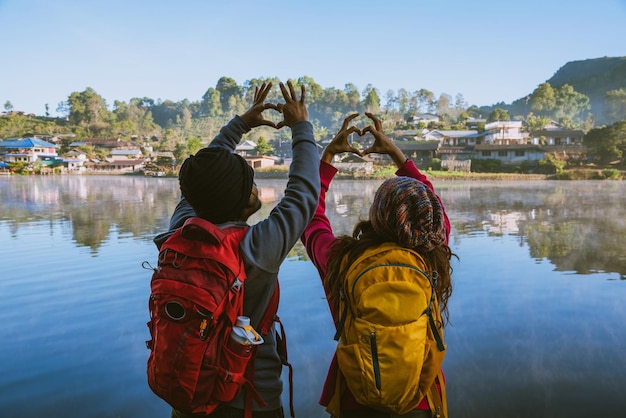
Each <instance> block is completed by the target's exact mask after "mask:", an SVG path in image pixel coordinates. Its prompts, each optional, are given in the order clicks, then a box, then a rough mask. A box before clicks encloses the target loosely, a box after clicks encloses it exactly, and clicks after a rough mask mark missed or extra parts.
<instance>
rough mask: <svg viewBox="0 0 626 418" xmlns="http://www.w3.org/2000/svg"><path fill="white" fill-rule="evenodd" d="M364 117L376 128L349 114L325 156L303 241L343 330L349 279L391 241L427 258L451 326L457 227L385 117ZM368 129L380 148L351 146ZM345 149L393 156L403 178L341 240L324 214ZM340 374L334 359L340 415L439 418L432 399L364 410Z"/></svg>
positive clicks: (332, 387) (329, 401)
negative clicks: (388, 130)
mask: <svg viewBox="0 0 626 418" xmlns="http://www.w3.org/2000/svg"><path fill="white" fill-rule="evenodd" d="M365 114H366V116H367V117H368V118H370V119H371V120H372V121H373V123H374V125H373V126H368V127H366V128H365V129H363V131H360V130H359V129H358V128H356V127H354V126H349V122H350V121H352V120H353V119H354V118H356V117H357V116H358V113H357V114H352V115H350V116H348V117H347V118H346V119H345V120H344V122H343V125H342V128H341V130H340V131H339V132H338V133H337V135H336V136H335V138H334V139H333V140H332V141H331V143H330V144H329V145H328V146H327V147H326V149H325V150H324V152H323V154H322V158H321V162H320V180H321V192H320V197H319V203H318V207H317V210H316V213H315V215H314V217H313V220H312V221H311V222H310V223H309V225H308V226H307V228H306V230H305V232H304V234H303V236H302V242H303V243H304V245H305V247H306V249H307V253H308V255H309V257H310V258H311V260H312V262H313V264H314V265H315V266H316V268H317V269H318V272H319V274H320V277H321V278H322V283H323V287H324V290H325V293H326V296H327V299H328V304H329V307H330V311H331V315H332V317H333V321H334V322H335V324H336V325H337V327H338V328H341V327H342V326H343V324H342V323H341V322H342V320H341V318H340V317H341V315H342V313H341V312H340V300H341V298H342V297H343V296H344V294H343V293H342V285H341V283H342V278H343V277H344V276H345V275H346V272H347V271H348V270H349V268H350V267H351V266H352V265H353V263H355V261H356V260H357V259H359V257H361V256H362V254H363V253H364V252H365V251H367V250H368V249H371V248H373V247H377V246H382V245H385V243H394V244H397V245H398V246H400V247H404V248H408V249H411V250H413V251H415V252H417V253H418V254H419V256H421V258H422V259H423V261H424V265H425V266H426V269H427V270H428V271H430V272H434V276H435V277H436V281H434V285H433V286H432V287H433V288H434V293H435V295H436V300H437V302H438V308H439V309H440V312H441V317H442V318H443V322H444V323H445V322H447V320H448V309H447V302H448V298H449V297H450V295H451V292H452V285H451V273H452V268H451V265H450V259H451V257H452V256H453V254H452V252H451V250H450V247H449V246H448V237H449V234H450V222H449V220H448V217H447V215H446V212H445V209H444V207H443V204H442V202H441V200H440V198H439V197H438V196H437V195H436V194H435V191H434V188H433V185H432V183H431V182H430V181H429V180H428V179H427V177H426V176H425V175H424V174H422V173H421V172H420V171H419V170H418V169H417V167H416V166H415V164H414V163H413V161H411V160H409V159H408V158H406V157H405V156H404V154H403V153H402V151H401V150H400V149H399V148H398V147H397V146H396V145H395V144H393V142H392V141H391V140H390V139H389V138H388V137H387V136H386V135H385V134H384V133H383V132H382V124H381V122H380V120H379V119H377V118H376V117H375V116H374V115H373V114H371V113H368V112H366V113H365ZM367 132H369V133H371V134H372V135H373V136H374V143H373V145H372V146H371V147H369V148H367V149H365V150H364V151H363V152H360V151H359V150H357V149H356V148H354V147H353V146H352V145H351V144H350V143H349V142H348V137H349V135H350V134H352V133H357V134H359V135H363V134H365V133H367ZM343 152H352V153H355V154H358V155H366V154H371V153H377V154H386V155H389V156H390V157H391V159H392V160H393V162H394V163H395V165H396V166H397V167H398V170H397V171H396V177H394V178H391V179H388V180H386V181H385V182H383V183H382V184H381V185H380V186H379V188H378V189H377V191H376V194H375V196H374V200H373V202H372V205H371V207H370V210H369V219H368V220H362V221H360V222H358V223H357V225H356V226H355V228H354V231H353V234H352V235H351V236H341V237H336V236H335V235H334V234H333V230H332V227H331V225H330V221H329V220H328V218H327V217H326V214H325V210H326V201H325V199H326V193H327V191H328V189H329V187H330V183H331V180H332V179H333V177H334V175H335V174H336V173H337V169H336V168H335V167H333V166H332V160H333V158H334V156H335V155H336V154H339V153H343ZM441 326H443V324H441ZM340 345H341V342H340ZM438 369H439V368H438ZM399 372H401V371H399ZM339 374H341V371H340V369H339V365H338V362H337V355H335V357H334V358H333V361H332V363H331V366H330V370H329V372H328V375H327V378H326V382H325V384H324V388H323V391H322V396H321V398H320V404H322V405H324V406H326V407H327V411H328V412H329V413H330V414H331V416H333V417H336V416H341V417H342V418H345V417H348V418H350V417H371V418H379V417H381V418H382V417H391V416H406V417H430V416H432V415H431V411H434V408H432V405H429V402H428V399H427V398H426V397H424V398H423V399H422V400H421V401H419V405H417V407H416V408H415V409H413V410H412V411H410V412H408V413H403V414H402V415H395V414H390V413H388V412H381V411H379V410H377V409H373V408H370V407H367V406H365V405H362V404H360V403H359V402H358V401H357V400H356V399H355V396H353V394H352V393H350V390H343V389H341V390H337V389H338V387H339V385H340V380H338V378H337V377H338V375H339ZM439 376H442V375H441V374H439ZM435 383H436V385H437V386H436V388H437V390H438V391H439V393H440V394H441V391H442V390H444V389H443V384H442V383H443V382H440V381H438V380H437V381H436V382H435ZM337 397H340V401H339V402H337V401H336V398H337ZM444 399H445V397H444ZM444 402H445V401H444ZM337 405H340V406H337ZM445 410H446V408H445V407H444V411H445ZM443 415H445V414H443Z"/></svg>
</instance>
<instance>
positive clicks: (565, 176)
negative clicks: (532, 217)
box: [255, 166, 626, 181]
mask: <svg viewBox="0 0 626 418" xmlns="http://www.w3.org/2000/svg"><path fill="white" fill-rule="evenodd" d="M288 171H289V168H288V167H287V166H275V167H271V168H260V169H256V170H255V177H257V178H259V179H272V178H287V174H288ZM395 172H396V168H395V167H389V166H387V167H378V168H376V169H375V170H374V171H373V172H372V173H371V174H363V173H346V172H341V171H340V172H338V173H337V175H336V178H337V179H350V180H380V179H387V178H389V177H392V176H393V175H394V174H395ZM422 172H423V173H424V174H426V175H427V176H428V178H429V179H431V180H437V181H445V180H454V181H456V180H472V181H492V180H504V181H507V180H508V181H515V180H524V181H533V180H624V179H626V171H624V170H617V169H615V168H606V169H598V168H571V169H565V170H562V171H561V172H559V173H555V174H525V173H472V172H470V173H467V172H458V171H441V170H422Z"/></svg>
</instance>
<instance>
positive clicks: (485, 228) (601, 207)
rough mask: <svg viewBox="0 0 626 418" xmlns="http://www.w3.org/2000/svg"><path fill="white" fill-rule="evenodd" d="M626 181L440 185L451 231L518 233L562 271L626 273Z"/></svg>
mask: <svg viewBox="0 0 626 418" xmlns="http://www.w3.org/2000/svg"><path fill="white" fill-rule="evenodd" d="M625 191H626V186H625V185H624V184H622V183H616V182H540V183H530V184H524V183H512V184H509V183H504V182H503V183H496V184H493V183H487V184H467V185H466V186H465V187H462V188H461V189H459V188H458V186H455V187H453V188H452V189H451V190H448V188H447V187H446V185H445V184H444V185H442V187H440V194H441V196H442V198H443V200H444V202H445V203H446V208H447V210H448V215H449V216H450V218H451V221H452V224H453V227H454V229H453V236H454V237H455V239H461V238H462V237H463V236H464V235H471V234H476V233H483V234H484V233H487V234H491V235H504V234H508V235H519V236H520V242H521V243H527V244H528V247H529V252H530V256H531V257H534V258H546V259H548V260H550V261H551V262H552V263H553V264H554V265H555V266H556V268H557V270H561V271H574V272H576V273H579V274H589V273H593V272H597V271H605V272H618V273H620V274H621V275H622V277H624V275H626V256H625V255H624V254H625V252H624V251H623V248H624V247H625V246H626V226H625V223H624V220H625V219H626V209H625V208H624V206H623V201H624V198H623V196H624V192H625Z"/></svg>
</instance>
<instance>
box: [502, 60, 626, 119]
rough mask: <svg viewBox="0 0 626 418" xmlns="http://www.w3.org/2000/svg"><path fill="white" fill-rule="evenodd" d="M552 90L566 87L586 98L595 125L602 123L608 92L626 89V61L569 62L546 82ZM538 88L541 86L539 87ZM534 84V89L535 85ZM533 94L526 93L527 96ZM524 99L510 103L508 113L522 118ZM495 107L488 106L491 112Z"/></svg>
mask: <svg viewBox="0 0 626 418" xmlns="http://www.w3.org/2000/svg"><path fill="white" fill-rule="evenodd" d="M546 82H547V83H549V84H550V85H551V86H552V87H554V88H558V87H561V86H563V85H564V84H569V85H570V86H572V87H573V88H574V90H576V91H577V92H579V93H582V94H584V95H586V96H587V97H589V101H590V104H591V113H593V115H594V117H595V119H596V121H597V122H602V121H603V120H604V116H605V115H604V99H605V96H606V93H607V92H608V91H611V90H618V89H625V88H626V57H602V58H591V59H586V60H580V61H570V62H568V63H567V64H565V65H563V66H562V67H561V68H559V69H558V70H557V72H556V73H554V75H553V76H552V77H551V78H550V79H548V80H546ZM539 84H541V83H539ZM539 84H537V85H539ZM532 93H533V92H532V91H531V92H528V95H531V94H532ZM526 104H527V97H522V98H520V99H518V100H515V101H514V102H513V103H511V105H510V107H508V109H509V110H510V111H511V112H512V113H513V114H516V115H525V114H527V113H528V111H529V109H528V107H527V105H526ZM495 107H497V105H495V106H492V107H491V108H492V109H493V108H495Z"/></svg>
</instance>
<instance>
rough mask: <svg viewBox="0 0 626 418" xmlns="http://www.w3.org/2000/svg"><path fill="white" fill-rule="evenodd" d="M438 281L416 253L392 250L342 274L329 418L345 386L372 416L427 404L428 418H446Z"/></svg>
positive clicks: (381, 249) (374, 253)
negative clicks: (425, 401) (336, 366)
mask: <svg viewBox="0 0 626 418" xmlns="http://www.w3.org/2000/svg"><path fill="white" fill-rule="evenodd" d="M436 279H437V277H436V272H435V273H434V274H432V273H431V274H429V273H427V272H426V266H425V263H424V260H423V259H422V257H421V256H420V255H419V254H418V253H417V252H415V251H412V250H409V249H407V248H402V247H400V246H398V245H396V244H393V243H385V244H382V245H380V246H378V247H375V248H370V249H368V250H367V251H365V252H364V253H363V255H361V257H359V258H358V259H357V260H356V261H355V262H354V263H353V264H352V266H351V267H350V268H349V269H348V272H347V274H346V275H345V277H344V278H343V279H342V280H343V282H342V295H341V302H340V312H341V318H340V321H339V325H338V327H337V334H336V335H335V339H337V340H338V345H337V361H338V364H339V369H340V370H341V373H339V378H338V381H337V385H336V387H337V389H336V391H335V394H334V397H333V399H332V400H331V402H330V404H329V405H328V407H327V411H328V412H329V413H331V414H332V415H333V416H335V417H339V416H340V410H341V407H340V402H339V400H340V398H341V393H342V392H343V390H344V389H345V388H346V386H347V388H348V389H349V390H350V392H351V393H352V395H353V396H354V397H355V399H356V401H357V402H359V403H360V404H362V405H367V406H369V407H371V408H374V409H378V410H381V411H386V412H391V413H394V414H404V413H406V412H409V411H411V410H413V409H415V408H416V407H417V405H418V404H419V403H420V402H421V401H422V399H423V398H424V397H425V396H426V397H427V398H428V403H429V405H430V408H431V410H432V412H433V415H434V416H438V417H444V418H445V417H447V415H448V412H447V402H446V391H445V385H444V380H443V376H442V375H441V364H442V363H443V359H444V356H445V349H446V346H445V344H444V342H443V325H442V324H443V322H442V319H441V313H440V311H439V306H438V302H437V298H436V295H435V292H433V285H434V283H435V281H436ZM436 378H437V379H436ZM435 380H437V382H435ZM436 383H438V384H439V386H440V390H441V396H440V394H439V391H438V390H437V384H436Z"/></svg>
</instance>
